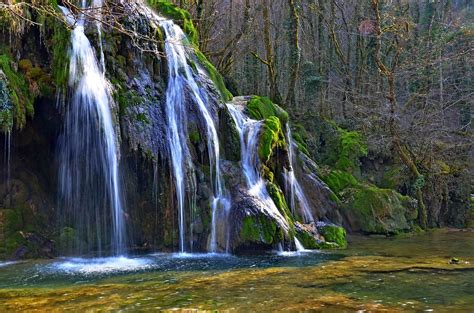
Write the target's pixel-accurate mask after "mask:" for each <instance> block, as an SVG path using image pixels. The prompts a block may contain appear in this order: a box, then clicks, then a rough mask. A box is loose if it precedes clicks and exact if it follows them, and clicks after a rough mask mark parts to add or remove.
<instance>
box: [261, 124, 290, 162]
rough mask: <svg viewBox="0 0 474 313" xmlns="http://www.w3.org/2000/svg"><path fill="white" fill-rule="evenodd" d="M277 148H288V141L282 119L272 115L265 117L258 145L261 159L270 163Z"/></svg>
mask: <svg viewBox="0 0 474 313" xmlns="http://www.w3.org/2000/svg"><path fill="white" fill-rule="evenodd" d="M276 148H282V149H286V141H285V136H284V134H283V131H282V125H281V123H280V119H279V118H278V117H276V116H270V117H268V118H267V119H265V121H264V122H263V125H262V131H261V134H260V141H259V146H258V155H259V157H260V160H261V161H262V162H263V163H264V164H266V163H268V162H269V161H270V158H271V156H272V154H273V151H274V149H276Z"/></svg>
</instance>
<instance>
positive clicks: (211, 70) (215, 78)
mask: <svg viewBox="0 0 474 313" xmlns="http://www.w3.org/2000/svg"><path fill="white" fill-rule="evenodd" d="M194 52H195V55H196V58H197V59H198V61H199V64H201V66H203V67H204V69H205V70H206V72H207V75H208V76H209V78H210V79H211V80H212V82H213V83H214V86H215V87H216V88H217V90H218V91H219V93H220V94H221V97H222V99H223V100H224V101H230V100H232V98H233V95H232V93H231V92H230V91H229V90H228V89H227V87H226V86H225V82H224V78H223V77H222V75H221V74H220V73H219V72H218V71H217V69H216V68H215V66H214V65H213V64H212V63H211V62H210V61H209V60H208V59H207V58H206V56H205V55H204V54H203V53H202V52H201V51H199V49H198V48H197V47H195V49H194Z"/></svg>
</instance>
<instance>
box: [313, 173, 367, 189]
mask: <svg viewBox="0 0 474 313" xmlns="http://www.w3.org/2000/svg"><path fill="white" fill-rule="evenodd" d="M321 179H322V180H323V181H324V182H325V183H326V185H328V187H329V188H330V189H331V190H332V191H334V192H335V193H340V192H341V191H343V190H344V189H346V188H353V187H357V186H358V185H359V182H358V181H357V179H355V177H354V176H352V174H350V173H347V172H344V171H340V170H333V171H330V172H329V174H327V175H323V174H322V175H321Z"/></svg>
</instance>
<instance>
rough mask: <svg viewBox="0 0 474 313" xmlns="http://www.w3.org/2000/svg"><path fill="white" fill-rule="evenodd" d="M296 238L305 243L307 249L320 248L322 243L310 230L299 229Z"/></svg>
mask: <svg viewBox="0 0 474 313" xmlns="http://www.w3.org/2000/svg"><path fill="white" fill-rule="evenodd" d="M296 238H298V240H299V242H300V243H301V244H302V245H303V247H304V248H305V249H320V244H319V243H318V242H317V240H316V238H314V237H313V236H311V234H309V233H308V232H305V231H297V232H296Z"/></svg>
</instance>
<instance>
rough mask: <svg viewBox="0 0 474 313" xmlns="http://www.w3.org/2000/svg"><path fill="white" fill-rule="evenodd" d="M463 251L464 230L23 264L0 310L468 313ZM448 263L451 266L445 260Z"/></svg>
mask: <svg viewBox="0 0 474 313" xmlns="http://www.w3.org/2000/svg"><path fill="white" fill-rule="evenodd" d="M473 245H474V232H453V233H449V232H445V231H444V232H435V233H429V234H426V235H420V236H414V237H407V238H401V239H373V238H352V245H351V248H350V249H348V250H346V251H342V250H340V251H330V252H327V251H324V252H302V253H293V254H292V255H279V254H278V253H277V252H275V253H273V254H267V255H261V256H245V257H243V256H242V257H237V256H230V255H227V256H225V255H215V254H200V255H189V254H164V253H160V254H154V255H148V256H145V257H139V258H104V259H92V260H87V259H63V260H61V259H58V260H54V261H34V262H33V261H31V262H23V263H19V264H14V265H11V266H8V267H3V268H2V269H0V298H1V299H2V301H0V311H9V310H25V309H29V310H35V309H37V310H45V311H48V310H55V309H56V310H58V309H61V310H68V309H73V310H80V309H88V310H91V309H102V310H120V309H128V310H157V309H173V308H181V309H184V308H186V309H190V308H193V309H203V310H212V309H218V310H219V309H220V310H232V309H238V310H242V311H257V310H260V311H275V310H283V309H287V310H293V311H299V310H303V309H308V308H314V309H318V310H332V311H355V310H367V311H377V310H388V311H397V310H398V311H400V310H401V311H405V310H412V311H413V310H414V311H423V310H434V311H436V312H452V311H456V312H458V311H465V312H470V311H472V307H474V297H472V290H474V246H473ZM425 247H428V248H425ZM429 247H431V250H430V252H429V253H428V252H427V251H428V250H429ZM452 257H458V258H459V259H460V262H459V264H450V262H449V260H450V259H451V258H452ZM71 274H73V275H71Z"/></svg>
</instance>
